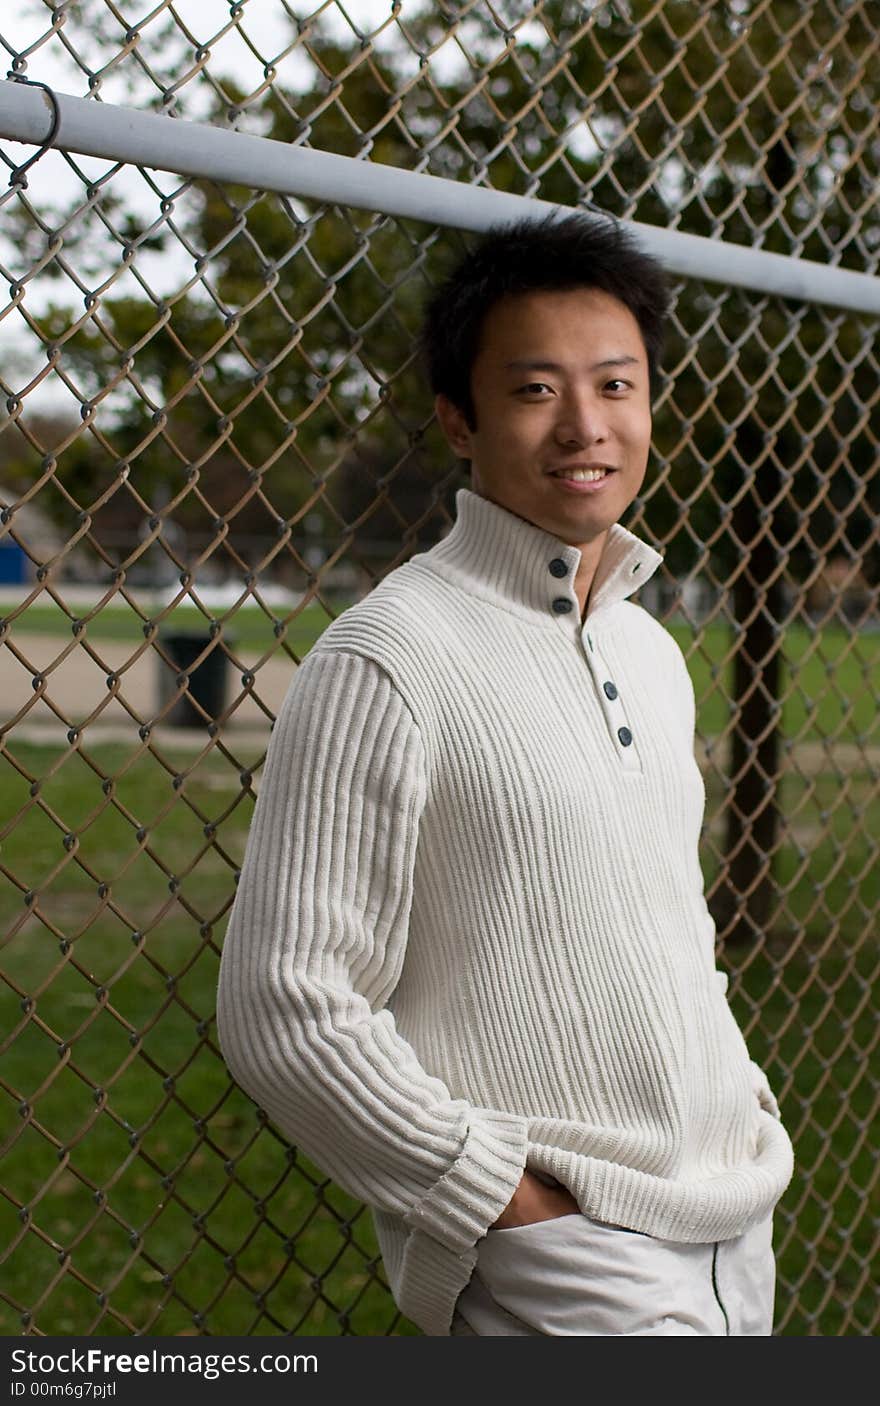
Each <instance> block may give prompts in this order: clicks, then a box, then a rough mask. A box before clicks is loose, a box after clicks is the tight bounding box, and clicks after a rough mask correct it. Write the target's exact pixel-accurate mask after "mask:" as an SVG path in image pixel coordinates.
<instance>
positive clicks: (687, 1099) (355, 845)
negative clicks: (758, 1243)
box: [217, 489, 793, 1336]
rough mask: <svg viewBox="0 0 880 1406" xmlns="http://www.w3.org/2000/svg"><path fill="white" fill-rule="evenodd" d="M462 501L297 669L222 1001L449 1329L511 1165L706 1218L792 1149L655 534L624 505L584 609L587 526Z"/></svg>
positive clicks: (746, 1215) (721, 1230) (318, 1156)
mask: <svg viewBox="0 0 880 1406" xmlns="http://www.w3.org/2000/svg"><path fill="white" fill-rule="evenodd" d="M456 507H457V517H456V521H455V524H454V526H453V528H452V530H451V531H450V532H449V533H448V535H447V536H446V537H445V538H444V539H443V540H442V541H441V542H440V543H439V544H438V545H437V546H435V547H433V548H432V549H431V550H430V551H427V552H423V553H421V554H420V555H418V556H415V557H413V558H412V559H411V560H410V561H409V562H407V563H406V564H405V565H404V566H401V567H399V568H397V570H395V571H393V572H391V573H390V574H389V575H388V576H387V577H386V578H385V580H384V581H383V582H382V583H381V584H380V585H379V586H377V587H376V588H375V590H373V591H372V592H371V593H370V594H369V595H368V596H367V597H366V599H364V600H363V601H361V602H360V603H359V604H357V605H355V606H354V607H352V608H351V609H350V610H348V611H346V612H345V613H344V614H343V615H342V616H340V617H339V618H338V619H337V620H336V621H335V622H334V623H333V624H332V625H331V626H330V627H329V629H327V630H326V631H325V633H324V635H323V636H322V637H321V638H320V640H318V642H317V643H316V644H315V646H314V647H313V649H312V650H311V651H310V653H309V654H308V656H307V657H306V659H305V660H304V661H303V663H302V664H301V666H300V668H299V669H298V670H297V673H296V675H295V677H294V680H293V683H292V686H291V688H290V691H289V693H288V695H287V698H286V700H285V702H284V705H283V707H282V709H281V711H280V714H279V717H278V721H277V723H276V726H275V729H274V732H273V735H272V739H271V745H270V748H269V754H268V757H267V761H266V767H265V775H264V778H263V782H262V785H261V787H260V792H259V798H258V801H257V806H256V809H255V813H254V820H253V825H252V828H251V833H250V837H249V840H248V846H247V853H246V857H245V861H244V865H243V869H242V875H241V881H240V884H239V889H238V893H237V896H236V901H235V905H234V908H233V912H232V915H231V918H230V923H229V928H228V932H227V935H226V939H225V944H224V948H223V957H222V962H221V969H220V982H219V992H218V1006H217V1020H218V1032H219V1038H220V1042H221V1046H222V1049H223V1053H224V1056H225V1058H226V1060H227V1062H228V1064H229V1067H230V1069H231V1071H232V1073H233V1074H234V1076H235V1077H236V1079H237V1080H238V1082H239V1083H240V1084H241V1086H242V1087H243V1088H244V1089H245V1090H247V1092H248V1093H250V1094H251V1095H252V1096H253V1097H254V1098H255V1099H256V1100H257V1102H258V1103H259V1104H260V1105H261V1106H262V1108H264V1109H265V1111H266V1112H267V1113H268V1114H269V1115H270V1117H271V1118H272V1119H273V1120H274V1122H275V1124H276V1126H277V1127H278V1128H279V1129H280V1130H281V1131H282V1133H284V1134H285V1135H286V1136H287V1137H289V1138H290V1139H291V1140H292V1141H293V1142H295V1143H296V1144H297V1145H298V1146H299V1147H300V1148H302V1149H303V1151H304V1152H305V1153H306V1154H307V1155H308V1156H309V1157H310V1158H312V1160H313V1161H314V1162H316V1163H317V1164H318V1165H319V1166H320V1167H321V1168H322V1169H323V1170H324V1171H325V1172H326V1173H327V1175H328V1176H330V1177H332V1178H333V1179H334V1180H335V1181H337V1182H338V1184H339V1185H340V1186H342V1187H343V1188H345V1189H346V1190H347V1191H348V1192H350V1193H351V1194H352V1195H354V1196H357V1197H359V1198H361V1199H362V1200H364V1201H365V1202H366V1203H367V1204H368V1205H369V1206H370V1207H371V1208H372V1209H373V1217H374V1222H375V1226H376V1232H377V1236H378V1239H379V1244H380V1247H381V1250H382V1254H383V1259H384V1263H385V1267H386V1271H387V1273H388V1276H389V1282H390V1284H391V1287H392V1290H393V1292H394V1296H395V1299H396V1301H397V1303H398V1305H399V1307H400V1308H401V1310H402V1311H403V1312H404V1313H405V1314H407V1315H408V1316H409V1317H410V1318H411V1319H412V1320H413V1321H414V1322H415V1323H416V1324H418V1325H419V1326H420V1327H421V1328H422V1329H423V1330H424V1331H425V1332H426V1333H428V1334H431V1335H440V1336H442V1335H445V1334H447V1333H448V1332H449V1324H450V1320H451V1317H452V1312H453V1308H454V1304H455V1300H456V1297H457V1295H458V1293H459V1292H460V1290H461V1289H462V1288H463V1287H464V1286H465V1284H466V1283H467V1281H468V1279H469V1277H470V1274H471V1271H472V1269H473V1266H474V1263H475V1261H476V1245H477V1242H478V1240H479V1239H480V1238H481V1237H482V1236H483V1234H484V1233H485V1232H486V1230H487V1228H488V1227H489V1226H490V1225H491V1224H492V1222H493V1221H494V1220H495V1219H496V1218H497V1217H498V1215H499V1214H500V1213H501V1211H502V1210H503V1209H504V1207H505V1206H506V1205H507V1203H508V1201H509V1200H510V1197H511V1196H512V1194H513V1191H514V1189H515V1187H516V1186H517V1184H518V1182H519V1179H520V1177H521V1175H522V1171H523V1168H524V1167H525V1166H526V1165H528V1166H529V1167H530V1168H532V1169H533V1170H535V1171H539V1172H544V1173H548V1174H550V1175H551V1176H554V1177H556V1178H558V1180H559V1181H561V1182H563V1183H564V1184H565V1185H566V1186H568V1187H569V1188H570V1189H571V1191H572V1193H573V1194H574V1196H575V1197H576V1198H577V1201H578V1204H579V1205H580V1208H581V1210H582V1211H583V1212H584V1214H586V1215H589V1216H593V1217H596V1218H598V1219H600V1220H606V1221H610V1222H613V1223H615V1224H620V1225H625V1226H629V1227H631V1228H632V1229H634V1230H640V1231H643V1232H646V1233H648V1234H650V1235H656V1236H660V1237H662V1238H665V1239H677V1240H682V1241H714V1240H721V1239H728V1238H731V1237H733V1236H736V1235H738V1234H739V1233H740V1232H742V1231H743V1230H744V1229H745V1228H747V1227H748V1226H749V1225H750V1224H752V1223H753V1222H755V1221H756V1220H758V1219H759V1218H761V1217H763V1216H765V1215H767V1214H768V1213H769V1212H770V1210H771V1209H772V1208H773V1206H774V1205H775V1204H776V1202H777V1200H778V1199H779V1197H780V1195H781V1194H782V1192H783V1191H784V1189H785V1187H786V1185H787V1184H788V1181H789V1180H790V1177H791V1173H792V1161H793V1158H792V1147H791V1143H790V1141H789V1138H788V1135H787V1133H786V1132H785V1129H784V1128H783V1126H782V1123H781V1122H780V1121H779V1117H778V1108H777V1107H776V1104H775V1100H774V1098H773V1095H772V1093H771V1091H770V1088H769V1086H768V1084H767V1080H766V1078H765V1076H764V1074H763V1073H762V1071H761V1070H760V1069H759V1067H758V1066H757V1065H756V1064H754V1063H753V1062H752V1061H751V1060H750V1058H749V1054H748V1051H747V1049H746V1045H745V1043H744V1040H743V1037H742V1034H741V1032H740V1030H739V1028H738V1026H737V1024H736V1022H735V1020H734V1019H733V1015H732V1013H731V1011H730V1007H729V1006H728V1003H727V999H726V996H725V994H724V993H725V989H726V985H727V978H726V976H725V974H724V973H722V972H718V971H716V970H715V957H714V933H715V930H714V924H713V921H712V918H711V915H710V913H709V911H708V908H707V906H706V902H705V898H704V894H703V878H702V874H701V871H700V864H699V857H698V841H699V836H700V827H701V823H702V818H703V810H704V805H705V792H704V788H703V783H702V779H701V776H700V773H699V770H698V768H697V765H696V762H695V759H694V754H693V734H694V694H693V688H692V685H691V681H690V677H689V674H688V671H687V667H686V665H685V661H684V658H683V656H682V654H681V651H680V650H679V648H678V646H677V644H676V643H675V640H674V639H673V637H672V636H671V635H670V634H669V633H668V631H667V630H665V629H664V628H663V627H662V626H661V625H660V624H659V623H658V622H657V621H656V620H654V619H653V617H652V616H650V615H649V614H648V613H647V612H646V611H645V610H643V609H642V607H640V606H638V605H635V604H634V603H632V602H630V601H628V600H627V599H626V598H627V597H628V596H630V595H631V594H632V592H633V591H634V590H635V588H636V587H637V586H639V585H641V584H642V583H643V582H644V581H646V580H647V579H648V578H649V577H650V575H651V574H652V573H653V572H654V571H655V570H656V568H657V566H658V565H659V563H660V561H661V560H662V558H661V556H660V555H659V554H658V553H657V552H656V551H654V550H653V549H652V548H651V547H649V546H647V545H646V544H645V543H644V542H642V541H640V540H639V539H638V538H637V537H635V536H634V535H633V534H632V533H631V532H629V531H627V530H626V529H625V528H623V527H621V526H620V525H619V524H616V525H615V526H614V527H612V529H611V531H610V533H609V536H608V539H607V542H606V545H605V550H604V552H603V555H602V559H601V561H600V563H599V567H598V571H597V574H596V578H595V581H594V583H593V588H592V592H591V596H590V603H589V610H588V613H587V617H586V620H585V621H584V622H582V621H581V618H580V609H579V606H578V602H577V598H576V596H575V594H574V590H573V581H574V574H575V570H576V567H577V564H578V561H579V559H580V553H579V551H578V549H577V548H576V547H570V546H567V545H566V544H564V543H563V542H561V541H560V540H558V539H557V538H556V537H553V536H551V535H550V534H548V533H546V532H544V531H543V530H542V529H541V528H538V527H536V526H534V525H533V524H531V523H528V522H525V521H523V519H521V518H519V517H517V516H515V515H514V514H513V513H510V512H508V511H507V510H506V509H504V508H501V507H499V506H498V505H497V504H495V503H492V502H490V501H489V500H488V499H485V498H482V497H480V496H478V495H477V494H475V493H473V492H472V491H471V490H470V489H460V490H459V492H458V494H457V496H456ZM628 737H629V738H630V739H631V740H629V741H628V742H627V740H626V739H627V738H628Z"/></svg>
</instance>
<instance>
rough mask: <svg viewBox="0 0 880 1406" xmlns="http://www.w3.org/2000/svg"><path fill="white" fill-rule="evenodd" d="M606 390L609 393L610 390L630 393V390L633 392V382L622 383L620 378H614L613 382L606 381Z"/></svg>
mask: <svg viewBox="0 0 880 1406" xmlns="http://www.w3.org/2000/svg"><path fill="white" fill-rule="evenodd" d="M605 389H606V390H607V391H608V390H611V391H628V390H632V381H622V380H621V379H620V377H619V376H615V377H614V378H613V380H611V381H606V382H605Z"/></svg>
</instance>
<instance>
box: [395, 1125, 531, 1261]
mask: <svg viewBox="0 0 880 1406" xmlns="http://www.w3.org/2000/svg"><path fill="white" fill-rule="evenodd" d="M527 1151H528V1135H527V1123H526V1120H525V1118H520V1117H517V1116H515V1115H514V1114H509V1113H503V1112H501V1111H499V1110H497V1109H486V1108H474V1109H472V1111H471V1116H470V1121H469V1126H468V1133H467V1137H466V1139H465V1143H464V1147H463V1148H462V1150H461V1152H460V1153H459V1155H458V1157H457V1158H456V1160H455V1162H454V1163H453V1164H452V1166H451V1167H450V1168H449V1170H448V1171H447V1172H444V1174H443V1176H442V1177H440V1178H439V1179H438V1180H437V1181H436V1182H435V1183H434V1185H433V1186H432V1187H431V1189H430V1191H429V1192H428V1193H427V1195H426V1196H424V1197H423V1198H422V1200H421V1201H420V1202H419V1204H418V1205H417V1206H415V1207H414V1208H413V1209H412V1210H411V1211H409V1212H408V1213H407V1215H406V1216H405V1217H404V1219H405V1222H406V1224H407V1225H408V1226H409V1228H410V1229H411V1230H419V1231H422V1232H424V1233H425V1234H426V1235H431V1236H433V1238H434V1239H435V1240H439V1241H440V1243H441V1244H443V1245H446V1246H448V1248H449V1249H450V1250H453V1251H454V1252H455V1253H456V1254H462V1253H464V1252H465V1251H466V1250H467V1249H469V1248H470V1247H471V1246H473V1245H475V1244H476V1242H477V1240H479V1239H480V1238H481V1236H483V1235H485V1233H486V1231H487V1230H488V1229H489V1227H490V1225H492V1223H493V1222H494V1221H496V1220H497V1219H498V1217H499V1216H500V1214H501V1212H502V1211H503V1210H504V1208H505V1206H506V1205H507V1204H508V1202H509V1201H510V1198H511V1196H512V1195H513V1193H514V1191H515V1190H516V1188H517V1186H518V1185H519V1183H520V1180H521V1178H522V1174H523V1172H524V1170H525V1165H526V1154H527Z"/></svg>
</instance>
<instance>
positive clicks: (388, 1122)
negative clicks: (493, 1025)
mask: <svg viewBox="0 0 880 1406" xmlns="http://www.w3.org/2000/svg"><path fill="white" fill-rule="evenodd" d="M426 798H427V779H426V764H425V754H424V747H423V743H422V739H421V735H420V732H419V729H418V727H417V725H416V723H415V721H414V719H413V716H412V714H411V713H410V711H409V709H408V707H407V705H406V703H405V701H404V700H403V698H402V697H401V695H400V693H399V691H398V690H397V689H396V688H395V686H394V684H393V682H392V681H391V679H390V678H389V677H388V675H387V674H386V673H385V672H384V670H383V669H381V668H380V666H379V665H378V664H376V663H375V662H374V661H372V660H371V659H369V658H366V657H364V656H361V655H359V654H355V653H347V652H344V651H341V650H338V649H334V650H330V649H326V648H325V649H321V648H320V646H316V647H315V648H314V649H313V650H312V651H311V652H310V653H309V655H308V656H307V657H306V659H305V660H304V661H303V663H302V664H301V665H300V667H299V669H298V670H297V673H296V675H295V677H294V680H293V683H292V685H291V688H290V689H289V691H288V694H287V697H286V699H285V701H284V704H283V705H282V708H281V710H280V712H279V716H278V720H277V723H276V726H275V729H274V732H273V735H272V739H271V742H270V746H269V751H268V754H267V758H266V765H265V772H264V776H263V779H262V783H261V786H260V790H259V796H258V800H257V804H256V807H255V810H254V817H253V823H252V826H251V830H250V834H249V837H248V843H247V848H246V853H245V859H244V863H243V866H242V872H241V878H240V882H239V887H238V892H237V894H236V899H235V903H234V905H233V909H232V913H231V916H230V921H229V926H228V930H227V933H226V938H225V941H224V945H223V952H222V958H221V964H220V976H219V987H218V1001H217V1028H218V1036H219V1039H220V1045H221V1048H222V1051H223V1055H224V1058H225V1059H226V1062H227V1064H228V1066H229V1069H230V1071H231V1072H232V1074H233V1076H234V1077H235V1079H236V1080H237V1082H238V1083H239V1084H240V1085H241V1087H242V1088H243V1089H245V1090H246V1092H247V1093H249V1094H250V1095H251V1096H252V1097H253V1098H254V1099H255V1100H256V1101H257V1102H258V1103H259V1105H260V1106H261V1107H262V1108H263V1109H264V1110H265V1111H266V1113H268V1114H269V1116H270V1117H271V1118H272V1119H273V1121H274V1122H275V1124H276V1126H277V1127H278V1128H279V1129H280V1130H281V1132H282V1133H283V1134H284V1135H285V1136H286V1137H288V1138H289V1139H290V1140H291V1141H293V1142H295V1143H296V1144H297V1146H299V1147H300V1148H302V1150H303V1151H304V1152H305V1153H306V1155H307V1156H308V1157H310V1158H311V1159H312V1160H313V1161H314V1162H315V1163H316V1164H317V1165H318V1166H319V1167H321V1168H322V1169H323V1170H324V1171H325V1172H326V1174H327V1175H328V1176H330V1177H331V1178H332V1179H333V1180H334V1181H336V1182H337V1183H338V1184H339V1185H340V1186H341V1187H343V1189H344V1190H346V1191H348V1192H349V1193H350V1194H351V1195H354V1196H357V1197H358V1198H359V1199H361V1200H363V1201H365V1202H366V1203H367V1204H368V1205H370V1206H372V1207H373V1208H375V1209H378V1210H381V1211H387V1212H390V1213H392V1214H397V1215H399V1216H401V1217H402V1218H403V1219H404V1221H405V1223H406V1224H407V1225H408V1226H409V1227H410V1228H411V1229H418V1230H421V1231H424V1232H426V1233H427V1234H429V1235H432V1236H434V1237H435V1238H436V1239H437V1240H439V1241H441V1242H442V1243H443V1244H445V1245H446V1246H448V1248H450V1249H451V1250H453V1251H454V1252H456V1253H461V1252H462V1251H463V1250H464V1249H466V1248H468V1247H470V1246H472V1245H473V1244H475V1243H476V1241H477V1240H478V1239H479V1238H480V1237H481V1236H482V1235H483V1234H484V1233H485V1231H486V1230H487V1229H488V1227H489V1226H490V1225H491V1224H492V1222H493V1221H494V1220H496V1219H497V1217H498V1216H499V1215H500V1213H501V1211H502V1210H503V1209H504V1208H505V1206H506V1205H507V1203H508V1202H509V1200H510V1198H511V1196H512V1195H513V1192H514V1190H515V1188H516V1186H517V1184H518V1182H519V1180H520V1177H521V1175H522V1171H523V1168H524V1166H525V1160H526V1149H527V1142H526V1132H527V1125H526V1120H525V1119H523V1118H520V1117H517V1116H514V1115H512V1114H509V1113H506V1112H503V1111H500V1110H493V1109H480V1108H476V1107H474V1106H472V1105H470V1104H469V1103H468V1102H467V1101H466V1100H463V1099H461V1098H452V1097H451V1095H450V1092H449V1090H448V1088H447V1087H446V1086H445V1084H444V1083H443V1081H442V1080H441V1079H439V1078H437V1077H435V1076H434V1075H432V1073H431V1072H430V1071H429V1070H426V1069H424V1068H422V1067H421V1065H420V1063H419V1060H418V1058H417V1056H416V1053H415V1051H414V1050H413V1048H412V1046H411V1045H410V1044H409V1043H408V1042H407V1041H406V1040H404V1039H403V1038H402V1037H401V1035H400V1034H399V1033H398V1031H397V1029H396V1027H395V1021H394V1016H393V1013H392V1012H391V1011H389V1010H387V1009H386V1008H385V1007H386V1002H387V1000H388V997H389V996H390V995H391V993H392V991H393V990H394V987H395V985H396V983H397V981H398V979H399V976H400V972H401V969H402V965H403V962H404V958H405V953H406V945H407V935H408V928H409V913H410V904H411V898H412V889H413V877H414V865H415V855H416V847H417V842H418V832H419V819H420V816H421V813H422V811H423V808H424V806H425V803H426Z"/></svg>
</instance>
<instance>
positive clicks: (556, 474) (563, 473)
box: [550, 464, 614, 483]
mask: <svg viewBox="0 0 880 1406" xmlns="http://www.w3.org/2000/svg"><path fill="white" fill-rule="evenodd" d="M613 473H614V470H613V469H612V468H609V466H608V465H607V464H602V465H597V466H596V468H591V469H581V468H577V469H574V468H572V469H552V470H551V473H550V476H551V478H564V479H569V480H570V481H571V482H572V483H598V482H599V481H600V480H601V479H603V478H607V477H608V475H609V474H613Z"/></svg>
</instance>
